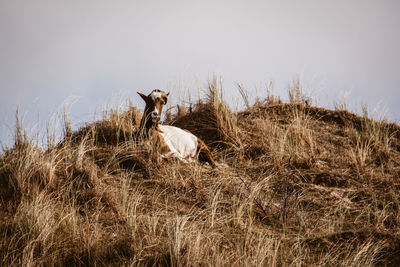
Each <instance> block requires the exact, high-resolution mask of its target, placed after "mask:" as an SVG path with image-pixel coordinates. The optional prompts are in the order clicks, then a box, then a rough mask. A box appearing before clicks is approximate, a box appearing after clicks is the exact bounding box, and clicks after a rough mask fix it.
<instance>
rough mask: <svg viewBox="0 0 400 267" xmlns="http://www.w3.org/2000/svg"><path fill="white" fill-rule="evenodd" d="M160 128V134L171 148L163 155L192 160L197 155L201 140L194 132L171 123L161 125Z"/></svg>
mask: <svg viewBox="0 0 400 267" xmlns="http://www.w3.org/2000/svg"><path fill="white" fill-rule="evenodd" d="M159 128H160V130H161V132H160V133H159V134H160V135H161V137H162V138H163V139H164V141H165V143H166V144H167V145H168V147H169V149H170V150H171V151H170V152H168V153H167V154H166V155H163V157H166V158H169V157H177V158H179V159H181V160H183V161H192V160H193V159H194V158H195V157H196V152H197V146H198V144H199V142H198V140H197V137H196V136H195V135H194V134H192V133H189V132H186V131H184V130H182V129H181V128H178V127H174V126H169V125H159Z"/></svg>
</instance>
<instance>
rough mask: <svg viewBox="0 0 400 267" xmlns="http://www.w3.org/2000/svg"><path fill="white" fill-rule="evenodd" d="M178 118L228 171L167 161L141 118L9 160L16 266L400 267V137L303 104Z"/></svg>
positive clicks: (213, 98)
mask: <svg viewBox="0 0 400 267" xmlns="http://www.w3.org/2000/svg"><path fill="white" fill-rule="evenodd" d="M216 88H217V87H216V85H215V84H210V88H209V93H208V96H207V97H206V98H205V99H201V100H199V101H198V103H196V104H193V105H191V106H190V107H180V108H179V112H177V113H175V114H171V113H168V114H167V116H166V120H165V123H166V124H170V125H175V126H178V127H181V128H184V129H187V130H189V131H191V132H192V133H194V134H196V135H197V136H199V137H200V138H202V139H203V140H204V141H205V143H206V144H207V145H208V146H209V147H210V148H211V150H212V151H213V153H214V155H215V158H216V161H217V163H218V166H219V167H218V168H217V169H215V170H214V169H212V168H210V167H209V166H207V165H201V164H199V163H197V162H195V163H190V164H186V163H183V162H181V161H179V160H175V159H170V160H168V161H164V160H160V158H159V157H158V154H157V151H154V150H153V148H152V147H149V146H148V145H146V144H145V143H141V142H137V140H136V139H135V132H136V131H137V128H138V126H139V122H140V118H141V113H140V112H139V110H138V109H137V108H136V107H130V108H129V109H128V110H126V111H124V112H118V111H114V112H110V116H109V117H108V118H106V119H104V120H101V121H97V122H92V123H88V124H87V125H85V126H83V127H81V128H80V129H78V130H77V131H74V132H73V131H71V127H70V126H69V122H68V120H66V121H65V127H64V128H65V136H64V138H63V140H61V141H60V142H59V143H58V144H55V143H54V142H53V143H51V142H50V144H49V146H48V149H47V150H45V151H43V150H41V149H40V148H38V147H37V146H36V145H35V144H34V142H32V141H30V140H29V139H28V138H27V137H25V136H24V135H23V134H22V132H23V131H22V130H21V129H22V127H21V126H20V125H19V124H18V122H17V127H16V134H15V145H14V147H12V148H10V149H7V150H5V151H4V153H3V154H2V155H1V157H0V203H1V206H0V215H1V217H2V219H0V229H1V231H0V233H1V234H2V239H1V241H0V255H1V261H2V264H3V265H21V264H22V265H67V264H74V265H84V266H91V265H101V266H110V265H115V266H120V265H146V266H152V265H171V266H175V265H177V266H182V265H218V266H219V265H224V266H225V265H235V266H236V265H250V266H261V265H266V266H276V265H278V266H282V265H283V266H286V265H294V264H296V265H330V266H338V265H341V266H348V265H357V266H374V265H389V266H397V265H399V264H400V213H399V211H400V209H399V203H400V127H399V126H398V125H397V124H394V123H388V122H384V121H376V120H374V119H372V118H368V117H367V116H358V115H356V114H353V113H350V112H348V111H346V110H328V109H324V108H319V107H314V106H312V105H311V103H310V101H308V100H306V99H305V98H304V97H302V96H301V95H300V94H298V95H297V97H294V98H291V100H290V102H289V103H283V102H282V101H281V100H280V99H279V98H277V97H274V96H269V97H268V98H267V99H265V100H264V101H258V102H257V103H255V104H254V105H252V106H249V107H248V108H247V109H245V110H244V111H241V112H237V113H234V112H232V111H231V110H230V109H229V107H228V106H227V105H226V103H225V102H224V101H223V99H222V96H221V94H219V93H218V91H217V89H216Z"/></svg>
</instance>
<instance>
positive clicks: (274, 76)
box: [0, 0, 400, 143]
mask: <svg viewBox="0 0 400 267" xmlns="http://www.w3.org/2000/svg"><path fill="white" fill-rule="evenodd" d="M399 14H400V1H398V0H335V1H333V0H332V1H331V0H329V1H328V0H327V1H322V0H303V1H283V0H280V1H267V0H265V1H252V0H247V1H244V0H243V1H235V0H230V1H183V0H182V1H177V0H173V1H168V0H163V1H161V0H160V1H133V0H131V1H127V0H126V1H122V0H113V1H109V0H107V1H106V0H86V1H83V0H80V1H78V0H64V1H57V0H48V1H46V0H35V1H30V0H0V90H1V94H0V112H1V113H0V114H1V117H0V131H1V132H0V138H1V141H3V143H4V142H7V140H8V139H9V138H10V134H11V132H10V129H9V128H10V127H13V125H14V112H15V109H16V106H17V105H19V108H20V110H21V113H22V114H24V117H25V122H26V123H25V124H26V125H27V126H28V127H34V126H35V123H37V121H38V118H39V120H40V121H46V120H48V119H49V118H50V116H52V115H53V114H54V112H56V111H60V110H62V105H63V103H64V102H65V101H67V102H73V104H71V105H70V107H69V111H70V113H71V119H72V121H73V123H74V125H75V127H78V126H79V125H80V124H81V123H82V122H83V121H87V120H89V119H90V118H91V116H90V115H91V114H92V113H93V112H94V111H96V110H97V111H100V110H102V107H103V106H104V105H108V104H112V103H113V102H123V99H124V97H131V98H132V99H133V100H134V103H135V104H138V105H139V106H140V107H141V108H143V105H142V104H143V103H142V102H141V100H140V99H139V98H138V97H137V95H136V91H138V90H140V91H142V92H144V93H148V92H150V91H151V89H153V88H160V89H168V90H170V91H171V94H172V95H173V96H174V97H175V98H177V97H178V96H179V97H181V98H182V97H183V95H185V96H186V97H188V96H189V95H191V96H192V98H197V90H196V89H195V84H196V78H195V77H198V78H199V81H200V83H201V84H202V85H204V84H206V82H207V80H208V79H209V78H211V77H212V75H213V74H219V75H221V76H222V77H223V79H224V81H225V83H224V84H225V89H226V91H227V93H226V95H227V96H228V100H229V101H235V100H234V99H235V98H236V97H237V89H236V87H235V83H236V82H241V83H243V84H244V85H245V87H246V89H247V90H249V91H250V94H252V95H255V94H259V95H261V96H263V95H265V92H264V91H265V90H264V89H265V84H268V83H269V82H270V81H272V82H273V83H274V92H275V94H278V95H281V96H286V95H287V84H288V83H289V82H290V81H291V80H292V79H294V78H295V77H297V76H299V75H300V76H301V79H302V80H303V82H304V84H305V86H306V89H308V90H309V92H310V94H311V96H312V97H314V98H315V99H317V100H318V104H319V105H324V106H329V107H332V106H333V104H334V103H335V102H337V101H338V100H339V99H340V98H341V97H343V95H348V102H349V105H350V107H357V106H358V107H360V106H361V104H368V106H369V107H370V108H374V107H377V106H379V107H381V109H385V108H386V109H387V110H388V112H387V113H386V114H387V116H388V117H389V119H390V120H392V121H397V122H399V119H400V106H399V105H398V102H399V100H400V15H399ZM255 88H258V89H257V90H258V92H257V93H256V89H255ZM178 89H179V90H178ZM189 89H190V90H189ZM188 91H190V92H191V93H190V94H189V93H188ZM195 92H196V93H195ZM113 98H114V100H112V99H113ZM71 99H73V100H71ZM115 99H116V100H115ZM232 99H233V100H232ZM136 100H137V102H136ZM37 127H39V128H44V127H45V124H44V125H39V126H37Z"/></svg>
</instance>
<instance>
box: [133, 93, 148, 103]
mask: <svg viewBox="0 0 400 267" xmlns="http://www.w3.org/2000/svg"><path fill="white" fill-rule="evenodd" d="M136 93H138V95H140V97H141V98H142V99H143V100H144V102H146V103H147V99H148V97H147V95H144V94H142V93H139V92H136Z"/></svg>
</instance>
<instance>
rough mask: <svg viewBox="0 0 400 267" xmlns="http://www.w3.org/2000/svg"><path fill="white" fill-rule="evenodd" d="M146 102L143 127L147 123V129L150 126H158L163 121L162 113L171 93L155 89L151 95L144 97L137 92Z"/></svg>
mask: <svg viewBox="0 0 400 267" xmlns="http://www.w3.org/2000/svg"><path fill="white" fill-rule="evenodd" d="M137 93H138V94H139V95H140V96H141V97H142V99H143V100H144V101H145V102H146V107H145V108H144V114H143V118H142V122H141V126H143V124H144V123H146V128H148V127H149V126H157V124H158V122H159V121H160V119H161V112H162V109H163V107H164V105H165V104H167V102H168V95H169V93H168V94H167V93H165V92H164V91H161V90H159V89H154V90H153V91H152V92H151V93H150V94H149V95H147V96H146V95H144V94H142V93H139V92H137Z"/></svg>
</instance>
